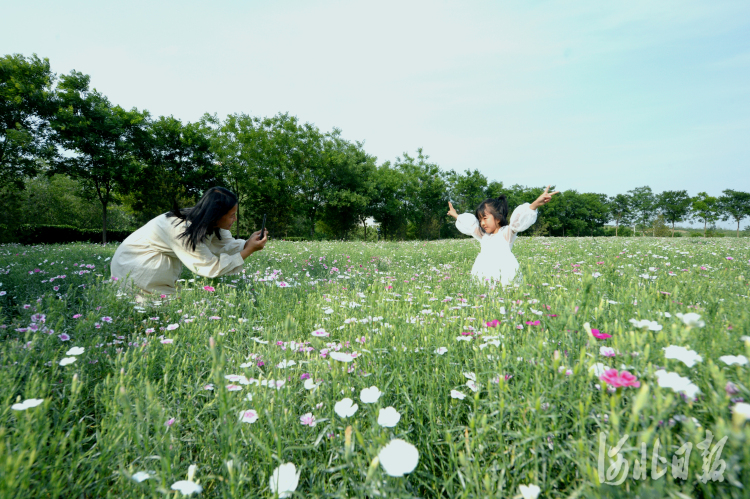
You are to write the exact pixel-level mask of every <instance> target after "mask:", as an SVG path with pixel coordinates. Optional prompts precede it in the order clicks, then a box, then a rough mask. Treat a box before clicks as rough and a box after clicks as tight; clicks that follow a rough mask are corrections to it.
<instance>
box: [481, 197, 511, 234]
mask: <svg viewBox="0 0 750 499" xmlns="http://www.w3.org/2000/svg"><path fill="white" fill-rule="evenodd" d="M488 213H489V214H490V215H492V216H493V217H495V220H497V221H498V222H499V223H500V227H505V226H506V225H508V200H507V199H506V197H505V194H500V197H497V198H489V199H485V200H484V201H482V202H481V203H480V204H479V206H477V209H476V211H474V216H475V217H477V220H480V221H481V220H482V218H483V217H484V215H485V214H488ZM479 230H482V231H484V229H482V226H481V225H480V226H479Z"/></svg>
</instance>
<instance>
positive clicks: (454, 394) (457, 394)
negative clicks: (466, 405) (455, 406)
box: [451, 390, 466, 400]
mask: <svg viewBox="0 0 750 499" xmlns="http://www.w3.org/2000/svg"><path fill="white" fill-rule="evenodd" d="M451 398H454V399H458V400H463V399H465V398H466V394H465V393H462V392H459V391H458V390H451Z"/></svg>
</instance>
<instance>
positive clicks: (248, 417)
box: [240, 409, 258, 423]
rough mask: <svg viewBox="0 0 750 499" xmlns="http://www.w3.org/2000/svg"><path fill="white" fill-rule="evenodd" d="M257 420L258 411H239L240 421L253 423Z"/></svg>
mask: <svg viewBox="0 0 750 499" xmlns="http://www.w3.org/2000/svg"><path fill="white" fill-rule="evenodd" d="M257 420H258V412H257V411H254V410H253V409H248V410H247V411H240V422H242V423H255V422H256V421H257Z"/></svg>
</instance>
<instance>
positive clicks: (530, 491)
mask: <svg viewBox="0 0 750 499" xmlns="http://www.w3.org/2000/svg"><path fill="white" fill-rule="evenodd" d="M518 488H519V489H521V496H522V497H523V499H536V498H537V497H539V492H541V491H542V489H540V488H539V486H538V485H534V484H531V485H519V486H518Z"/></svg>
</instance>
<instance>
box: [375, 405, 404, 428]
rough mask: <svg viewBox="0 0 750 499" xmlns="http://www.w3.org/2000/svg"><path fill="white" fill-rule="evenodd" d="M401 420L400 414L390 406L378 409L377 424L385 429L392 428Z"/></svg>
mask: <svg viewBox="0 0 750 499" xmlns="http://www.w3.org/2000/svg"><path fill="white" fill-rule="evenodd" d="M399 420H401V414H399V412H398V411H397V410H396V409H394V408H393V407H391V406H388V407H386V408H385V409H380V412H379V413H378V424H379V425H380V426H385V427H386V428H393V427H394V426H396V425H397V424H398V422H399Z"/></svg>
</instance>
